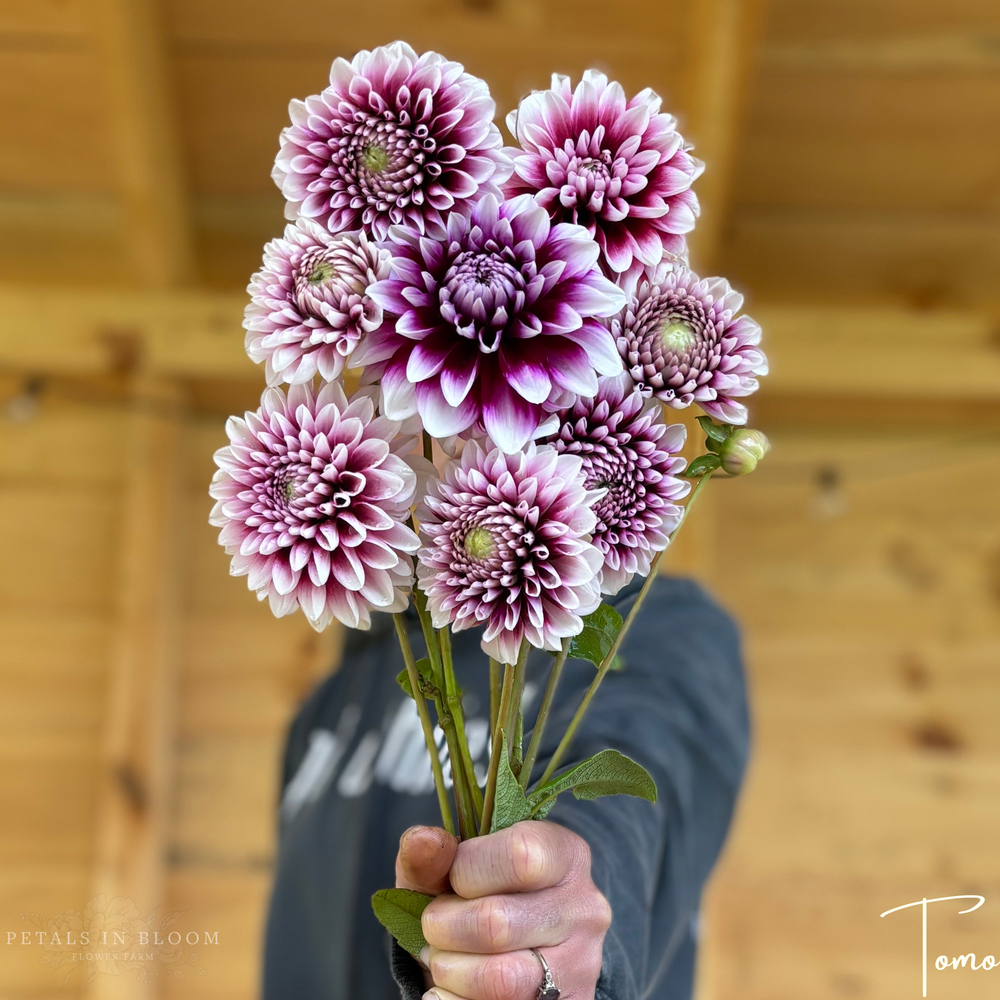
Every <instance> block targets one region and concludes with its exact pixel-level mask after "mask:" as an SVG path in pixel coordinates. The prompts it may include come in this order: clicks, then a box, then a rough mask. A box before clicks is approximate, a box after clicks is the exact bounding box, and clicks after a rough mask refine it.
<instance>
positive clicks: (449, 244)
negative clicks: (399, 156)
mask: <svg viewBox="0 0 1000 1000" xmlns="http://www.w3.org/2000/svg"><path fill="white" fill-rule="evenodd" d="M389 235H390V238H391V240H392V246H391V249H392V252H393V261H392V271H393V274H392V277H391V278H389V279H388V280H386V281H379V282H377V283H376V284H374V285H372V287H371V288H370V289H369V291H368V294H369V295H370V296H371V297H372V298H373V299H374V300H375V301H376V302H378V303H379V304H380V305H381V306H382V308H383V309H384V311H385V313H386V314H387V316H389V315H392V316H395V317H398V318H397V319H396V322H395V326H394V327H393V326H392V325H391V324H388V323H386V324H383V326H382V327H381V328H380V329H379V330H376V331H375V332H373V333H371V334H369V335H368V336H367V337H366V338H365V339H364V341H363V342H362V343H361V345H360V347H359V348H358V352H357V354H356V355H355V358H354V360H353V362H352V364H365V365H370V366H373V371H372V372H371V373H370V374H373V375H378V376H380V378H381V386H382V407H383V411H384V412H385V413H386V414H387V415H388V416H390V417H393V418H394V419H403V418H405V417H407V416H409V415H411V414H413V413H416V412H419V414H420V417H421V419H422V420H423V422H424V426H425V427H426V429H427V431H428V432H429V433H430V434H432V435H433V436H434V437H437V438H446V437H449V436H451V435H454V434H460V433H462V432H463V431H466V430H468V429H469V428H472V427H475V426H477V425H481V426H482V427H483V428H484V429H485V432H486V433H487V434H489V436H490V437H491V438H492V439H493V441H494V442H495V443H496V444H497V445H498V446H499V447H500V448H501V449H502V450H503V451H505V452H515V451H519V450H520V449H521V448H522V447H524V445H525V443H526V442H527V441H529V440H530V439H531V437H532V436H533V434H534V432H535V430H536V429H537V427H538V425H539V423H540V421H541V419H542V416H543V413H544V411H543V404H544V403H546V402H547V401H549V400H550V399H557V398H561V397H562V396H564V395H565V394H566V393H567V392H568V393H570V394H572V395H580V394H583V395H593V394H594V393H595V392H597V376H598V375H599V374H600V375H609V374H615V373H617V372H620V371H621V368H622V362H621V358H620V357H619V356H618V352H617V351H616V349H615V342H614V339H613V338H612V337H611V335H610V333H609V331H608V328H607V325H606V323H604V322H601V321H600V319H599V318H598V317H608V316H612V315H613V314H615V313H616V312H618V311H619V310H620V309H621V308H622V307H623V306H624V304H625V298H624V293H623V292H622V290H621V289H620V288H618V287H617V286H616V285H615V284H613V283H612V282H610V281H609V280H608V279H607V278H605V277H604V276H603V275H602V274H601V272H600V269H599V268H598V265H597V257H598V254H599V248H598V246H597V244H596V243H595V242H594V241H593V240H592V239H591V238H590V236H589V234H588V233H587V230H586V229H584V228H583V227H582V226H574V225H571V224H569V223H561V224H559V225H553V224H552V223H551V222H550V220H549V217H548V214H547V213H546V212H545V210H544V209H541V208H539V206H538V205H536V204H535V202H534V201H533V200H532V199H531V198H528V197H522V198H516V199H514V200H512V201H507V202H503V203H499V202H498V201H497V200H496V198H494V197H493V196H492V195H487V196H486V197H484V198H483V200H482V201H480V202H479V204H478V205H476V206H475V208H473V210H472V213H471V216H470V217H469V218H465V217H464V216H462V215H459V214H458V213H453V214H452V215H450V216H449V218H448V232H447V235H446V236H445V238H444V239H441V240H431V239H429V238H421V237H420V236H419V234H417V233H415V232H414V231H412V230H410V229H406V228H402V227H398V228H397V227H394V228H393V229H392V230H390V234H389Z"/></svg>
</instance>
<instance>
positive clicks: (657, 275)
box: [611, 267, 767, 424]
mask: <svg viewBox="0 0 1000 1000" xmlns="http://www.w3.org/2000/svg"><path fill="white" fill-rule="evenodd" d="M624 287H625V291H626V293H627V294H628V305H627V306H626V307H625V308H624V309H623V310H622V312H621V314H620V315H619V316H617V317H615V318H614V319H613V320H612V321H611V332H612V333H613V334H614V336H615V339H616V341H617V344H618V350H619V352H620V353H621V356H622V358H623V360H624V362H625V368H626V370H627V371H628V373H629V375H631V377H632V380H633V381H634V382H635V384H636V386H637V387H638V389H639V391H640V392H642V393H643V394H644V395H647V396H650V395H652V396H656V398H657V399H660V400H662V401H663V402H664V403H666V404H667V405H668V406H672V407H674V408H675V409H682V408H684V407H686V406H690V405H691V403H697V404H698V405H699V406H700V407H701V408H702V409H703V410H704V411H705V412H706V413H707V414H708V415H709V416H711V417H714V418H715V419H716V420H721V421H724V422H726V423H730V424H743V423H746V419H747V408H746V407H745V406H744V405H743V404H742V403H739V402H737V398H738V397H741V396H749V395H750V394H751V393H752V392H755V391H756V389H757V378H758V376H760V375H766V374H767V358H765V357H764V353H763V352H762V351H761V350H760V348H759V347H758V346H757V345H758V344H759V343H760V333H761V331H760V327H759V326H758V325H757V323H755V322H754V321H753V320H752V319H751V318H750V317H749V316H738V315H737V313H738V312H739V310H740V308H741V307H742V305H743V296H742V295H740V294H739V293H738V292H735V291H733V289H732V288H730V287H729V282H727V281H726V280H725V278H704V279H702V278H699V277H698V275H696V274H694V273H693V272H691V271H688V270H686V269H683V268H682V269H679V270H675V271H670V270H667V269H666V268H662V267H661V268H657V269H646V270H644V271H643V272H642V273H640V274H636V275H630V276H628V277H627V278H626V280H625V282H624Z"/></svg>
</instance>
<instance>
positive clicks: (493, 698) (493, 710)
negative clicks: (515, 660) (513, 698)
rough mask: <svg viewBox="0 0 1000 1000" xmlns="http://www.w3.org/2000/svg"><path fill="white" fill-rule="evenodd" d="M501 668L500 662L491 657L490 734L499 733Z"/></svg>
mask: <svg viewBox="0 0 1000 1000" xmlns="http://www.w3.org/2000/svg"><path fill="white" fill-rule="evenodd" d="M501 670H502V668H501V666H500V661H499V660H494V659H493V657H492V656H491V657H490V732H491V733H495V732H496V731H497V710H498V709H499V707H500V685H501V683H502V682H501V680H500V678H501V676H502V674H501Z"/></svg>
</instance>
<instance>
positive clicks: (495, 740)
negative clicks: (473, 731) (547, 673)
mask: <svg viewBox="0 0 1000 1000" xmlns="http://www.w3.org/2000/svg"><path fill="white" fill-rule="evenodd" d="M498 666H499V664H498ZM513 691H514V668H513V667H512V666H511V665H510V664H509V663H508V664H506V666H505V667H504V668H503V686H502V688H501V690H500V694H499V697H498V698H497V712H496V718H497V720H498V721H499V720H500V719H502V718H506V716H507V709H508V707H509V705H510V699H511V695H512V694H513ZM490 740H491V743H490V769H489V772H488V773H487V776H486V794H485V796H484V797H483V819H482V822H481V823H480V824H479V833H480V835H482V834H487V833H489V832H490V825H491V824H492V822H493V807H494V805H495V804H496V797H497V774H498V773H499V771H500V749H501V747H502V746H503V738H502V730H501V729H500V727H499V726H497V725H494V727H493V728H492V729H491V730H490Z"/></svg>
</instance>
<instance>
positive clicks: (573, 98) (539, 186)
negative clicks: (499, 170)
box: [504, 69, 704, 272]
mask: <svg viewBox="0 0 1000 1000" xmlns="http://www.w3.org/2000/svg"><path fill="white" fill-rule="evenodd" d="M676 124H677V123H676V121H675V119H674V118H673V117H672V116H671V115H668V114H664V113H662V112H661V111H660V98H659V97H658V96H657V95H656V94H655V93H653V91H652V90H649V89H648V88H647V89H646V90H643V91H641V92H640V93H638V94H636V95H635V97H633V98H632V99H631V100H626V98H625V92H624V90H622V87H621V84H619V83H609V82H608V78H607V77H606V76H605V75H604V74H603V73H599V72H598V71H597V70H592V69H591V70H587V71H586V72H585V73H584V74H583V79H582V80H581V81H580V83H578V84H577V87H576V90H573V89H572V88H571V86H570V81H569V77H566V76H560V75H559V74H558V73H554V74H553V75H552V88H551V89H550V90H543V91H536V92H535V93H533V94H531V96H530V97H526V98H525V99H524V100H523V101H522V102H521V104H520V107H518V109H517V110H516V111H512V112H511V113H510V114H509V115H508V116H507V128H508V129H509V130H510V132H511V134H512V135H514V136H515V137H516V138H517V141H518V142H519V143H520V145H521V148H520V149H517V148H509V149H508V150H507V152H508V153H509V154H510V155H511V157H512V158H513V160H514V174H513V176H512V177H511V179H510V181H509V182H508V183H507V185H506V186H505V188H504V190H505V193H507V194H509V195H516V194H522V193H525V192H527V193H529V194H531V195H533V196H534V197H535V199H536V200H537V201H538V204H539V205H542V206H543V207H544V208H545V209H546V210H547V211H548V212H549V214H550V215H551V216H552V219H553V221H556V222H577V223H580V224H581V225H583V226H586V227H587V229H588V230H589V232H590V233H591V235H592V236H594V237H595V238H596V239H597V240H598V242H599V243H600V245H601V250H602V251H603V253H604V256H605V259H606V260H607V262H608V265H609V266H610V268H611V270H612V271H618V272H621V271H627V270H628V269H629V268H630V267H631V265H632V262H633V259H635V260H637V261H639V262H640V263H641V264H648V265H650V266H652V265H655V264H658V263H659V262H660V260H661V259H662V258H663V256H664V254H667V255H669V256H672V257H682V256H683V255H684V252H685V242H684V238H683V234H684V233H688V232H690V231H691V230H692V229H693V228H694V223H695V218H696V217H697V215H698V199H697V198H696V197H695V194H694V192H693V191H692V190H691V184H692V182H693V181H694V180H695V178H696V177H697V176H698V175H699V174H700V173H701V172H702V170H703V169H704V164H702V163H701V161H699V160H696V159H695V158H694V157H693V156H692V155H691V154H690V152H689V147H688V146H686V145H685V144H684V140H683V139H682V138H681V136H680V135H679V134H678V133H677V131H676Z"/></svg>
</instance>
